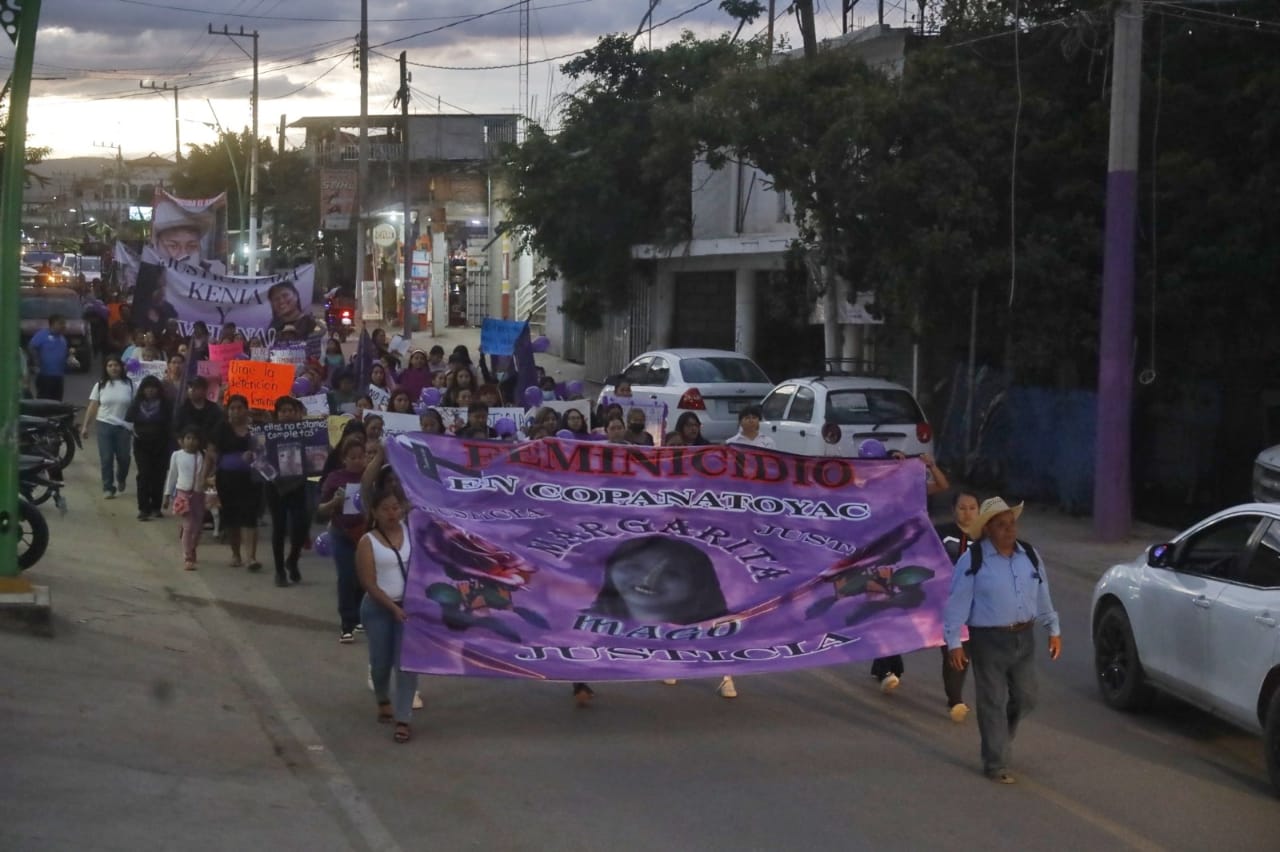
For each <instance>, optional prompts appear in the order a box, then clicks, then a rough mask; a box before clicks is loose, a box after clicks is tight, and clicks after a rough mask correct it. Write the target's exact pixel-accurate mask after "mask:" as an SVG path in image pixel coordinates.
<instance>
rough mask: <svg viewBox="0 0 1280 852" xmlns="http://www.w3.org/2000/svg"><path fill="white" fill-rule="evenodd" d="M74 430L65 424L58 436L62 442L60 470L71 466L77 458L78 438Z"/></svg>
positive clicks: (59, 461) (59, 454)
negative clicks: (72, 461)
mask: <svg viewBox="0 0 1280 852" xmlns="http://www.w3.org/2000/svg"><path fill="white" fill-rule="evenodd" d="M73 428H74V427H72V426H67V425H65V424H64V425H63V426H62V427H61V428H60V429H59V430H58V435H59V437H60V439H61V441H62V446H61V447H59V448H58V465H59V467H58V469H59V470H62V469H63V468H65V467H66V466H67V465H69V464H71V460H72V459H74V458H75V457H76V436H75V433H74V432H73V431H72V429H73Z"/></svg>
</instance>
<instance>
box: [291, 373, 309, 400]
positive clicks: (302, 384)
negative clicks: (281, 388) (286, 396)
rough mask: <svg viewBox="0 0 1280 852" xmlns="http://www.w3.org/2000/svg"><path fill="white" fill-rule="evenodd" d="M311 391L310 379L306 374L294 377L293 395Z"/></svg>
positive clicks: (307, 393) (303, 394)
mask: <svg viewBox="0 0 1280 852" xmlns="http://www.w3.org/2000/svg"><path fill="white" fill-rule="evenodd" d="M310 393H311V380H310V379H308V378H307V377H306V376H302V377H301V378H298V379H295V380H294V382H293V395H294V396H308V395H310Z"/></svg>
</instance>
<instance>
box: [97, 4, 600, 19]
mask: <svg viewBox="0 0 1280 852" xmlns="http://www.w3.org/2000/svg"><path fill="white" fill-rule="evenodd" d="M116 2H117V3H126V4H128V5H130V6H146V7H148V8H152V9H164V10H165V11H166V12H191V13H194V14H199V15H204V16H206V17H207V16H208V15H209V14H210V12H209V10H208V9H200V8H196V7H193V6H172V5H170V4H168V3H155V2H150V0H116ZM594 2H595V0H562V2H559V3H548V4H546V5H543V6H539V7H538V8H539V9H559V8H561V7H563V6H580V5H582V4H584V3H594ZM276 5H279V3H278V2H277V4H276ZM274 8H275V7H274V6H273V7H272V9H274ZM507 13H508V11H502V10H500V11H496V12H492V13H485V14H507ZM217 14H218V15H219V16H221V17H223V18H243V19H245V20H254V21H297V22H301V23H308V24H351V23H355V24H358V23H360V19H359V18H313V17H307V16H305V15H266V14H262V15H249V14H243V13H241V14H237V13H235V12H218V13H217ZM474 16H475V15H474V13H472V14H468V15H419V16H416V17H410V18H370V19H369V23H371V24H406V23H411V22H414V21H465V20H470V19H473V18H474Z"/></svg>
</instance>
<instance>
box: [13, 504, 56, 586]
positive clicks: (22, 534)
mask: <svg viewBox="0 0 1280 852" xmlns="http://www.w3.org/2000/svg"><path fill="white" fill-rule="evenodd" d="M48 548H49V524H48V523H46V522H45V519H44V515H42V514H40V510H39V509H37V508H36V507H35V506H33V505H31V504H30V503H28V502H27V501H26V500H23V499H21V498H19V499H18V568H19V569H20V570H23V571H25V570H27V569H28V568H30V567H31V566H32V565H35V564H36V563H37V562H39V561H40V557H42V556H44V552H45V551H46V550H47V549H48Z"/></svg>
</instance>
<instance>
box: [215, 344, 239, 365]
mask: <svg viewBox="0 0 1280 852" xmlns="http://www.w3.org/2000/svg"><path fill="white" fill-rule="evenodd" d="M243 355H244V347H243V346H241V345H240V344H239V343H210V344H209V360H210V361H234V360H236V359H237V358H240V357H242V356H243Z"/></svg>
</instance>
